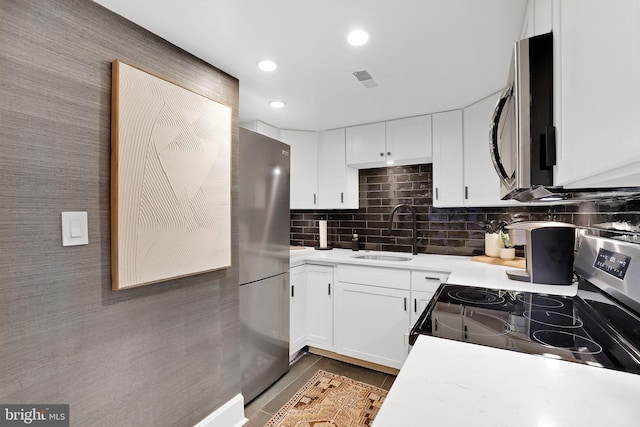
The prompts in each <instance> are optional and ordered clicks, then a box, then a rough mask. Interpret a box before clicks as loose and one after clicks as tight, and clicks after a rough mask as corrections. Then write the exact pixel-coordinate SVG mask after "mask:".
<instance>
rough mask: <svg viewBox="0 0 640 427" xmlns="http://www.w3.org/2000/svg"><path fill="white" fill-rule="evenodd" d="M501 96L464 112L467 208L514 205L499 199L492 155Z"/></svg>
mask: <svg viewBox="0 0 640 427" xmlns="http://www.w3.org/2000/svg"><path fill="white" fill-rule="evenodd" d="M498 98H499V94H494V95H491V96H489V97H487V98H484V99H482V100H480V101H478V102H476V103H475V104H471V105H470V106H468V107H467V108H465V109H464V110H463V115H464V192H463V194H464V206H497V205H500V206H505V205H511V204H512V202H507V201H504V200H501V199H500V181H499V179H498V174H497V173H496V171H495V169H494V167H493V163H492V161H491V155H490V154H489V123H490V121H491V115H492V114H493V110H494V108H495V106H496V102H497V101H498Z"/></svg>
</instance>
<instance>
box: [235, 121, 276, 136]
mask: <svg viewBox="0 0 640 427" xmlns="http://www.w3.org/2000/svg"><path fill="white" fill-rule="evenodd" d="M240 126H241V127H243V128H245V129H249V130H252V131H254V132H258V133H261V134H262V135H265V136H268V137H269V138H273V139H277V140H280V129H278V128H277V127H274V126H271V125H269V124H267V123H265V122H261V121H260V120H252V121H250V122H245V123H241V124H240Z"/></svg>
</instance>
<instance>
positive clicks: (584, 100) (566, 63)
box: [553, 0, 640, 188]
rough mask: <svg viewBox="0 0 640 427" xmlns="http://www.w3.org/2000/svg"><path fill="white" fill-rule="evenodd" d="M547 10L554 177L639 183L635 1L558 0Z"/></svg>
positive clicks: (585, 183) (570, 182)
mask: <svg viewBox="0 0 640 427" xmlns="http://www.w3.org/2000/svg"><path fill="white" fill-rule="evenodd" d="M553 17H554V62H555V75H554V85H555V101H556V103H555V109H554V115H555V123H556V127H557V132H556V133H557V135H556V136H557V143H558V153H557V154H558V166H557V173H556V177H555V184H557V185H564V186H567V187H574V188H580V187H608V186H612V187H615V186H638V185H640V120H639V119H638V118H639V117H640V35H639V32H638V23H640V6H639V5H638V0H617V1H613V2H604V1H599V0H562V1H561V2H554V13H553ZM596 52H597V53H596Z"/></svg>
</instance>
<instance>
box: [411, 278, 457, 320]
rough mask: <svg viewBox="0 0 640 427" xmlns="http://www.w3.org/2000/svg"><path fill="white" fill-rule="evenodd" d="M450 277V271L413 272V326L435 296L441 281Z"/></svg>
mask: <svg viewBox="0 0 640 427" xmlns="http://www.w3.org/2000/svg"><path fill="white" fill-rule="evenodd" d="M448 278H449V273H444V272H440V271H438V272H436V271H412V272H411V318H410V323H411V326H410V327H413V325H414V324H415V323H416V321H417V320H418V317H420V315H421V314H422V312H423V311H424V309H425V308H427V305H428V304H429V302H430V301H431V298H433V295H434V294H435V293H436V290H438V287H439V286H440V284H441V283H444V282H446V281H447V279H448Z"/></svg>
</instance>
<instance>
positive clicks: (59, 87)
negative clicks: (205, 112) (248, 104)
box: [0, 0, 240, 427]
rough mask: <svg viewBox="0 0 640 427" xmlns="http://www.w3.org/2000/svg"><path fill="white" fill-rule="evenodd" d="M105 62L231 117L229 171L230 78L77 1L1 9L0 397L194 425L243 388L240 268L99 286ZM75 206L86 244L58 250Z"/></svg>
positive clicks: (106, 210)
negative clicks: (65, 216)
mask: <svg viewBox="0 0 640 427" xmlns="http://www.w3.org/2000/svg"><path fill="white" fill-rule="evenodd" d="M116 58H117V59H121V60H123V61H125V62H128V63H130V64H132V65H135V66H138V67H140V68H142V69H144V70H146V71H148V72H151V73H154V74H156V75H158V76H161V77H163V78H166V79H168V80H170V81H173V82H175V83H177V84H179V85H181V86H183V87H186V88H188V89H190V90H193V91H194V92H197V93H199V94H202V95H204V96H207V97H209V98H212V99H214V100H217V101H220V102H223V103H226V104H228V105H230V106H232V107H233V168H232V170H233V171H234V173H235V170H237V168H236V167H235V166H236V165H237V141H238V131H237V129H238V128H237V126H238V81H237V80H236V79H234V78H232V77H230V76H228V75H226V74H224V73H222V72H220V71H219V70H217V69H215V68H213V67H212V66H210V65H208V64H205V63H203V62H202V61H200V60H198V59H196V58H194V57H192V56H190V55H188V54H186V53H185V52H183V51H181V50H180V49H178V48H176V47H175V46H173V45H171V44H169V43H167V42H166V41H164V40H162V39H160V38H158V37H156V36H153V35H152V34H150V33H149V32H147V31H145V30H143V29H141V28H139V27H138V26H136V25H134V24H132V23H130V22H128V21H126V20H124V19H123V18H121V17H119V16H117V15H115V14H113V13H111V12H109V11H107V10H106V9H104V8H102V7H101V6H99V5H97V4H95V3H93V2H91V1H89V0H30V1H25V0H3V1H2V2H0V76H1V79H2V81H1V84H0V402H2V403H68V404H70V405H71V406H70V419H71V425H72V426H94V425H96V426H136V427H138V426H151V425H153V426H192V425H193V424H195V423H197V422H198V421H200V420H201V419H202V418H203V417H205V416H206V415H208V414H209V413H210V412H212V411H213V410H215V409H216V408H218V407H219V406H220V405H221V404H222V403H224V402H226V401H227V400H229V399H230V398H232V397H233V396H234V395H236V394H237V393H239V392H240V383H239V381H240V368H239V363H238V359H239V357H238V356H239V354H238V353H239V350H238V339H237V337H238V333H239V320H238V288H237V276H238V272H237V269H236V268H235V267H234V268H231V269H228V270H223V271H219V272H215V273H208V274H201V275H197V276H193V277H188V278H183V279H179V280H174V281H170V282H166V283H160V284H155V285H150V286H146V287H142V288H137V289H129V290H124V291H121V292H118V293H116V292H112V291H111V273H110V268H111V266H110V205H109V191H110V184H109V182H110V124H111V122H110V120H111V116H110V105H111V61H113V60H114V59H116ZM235 178H236V177H235V175H234V176H233V180H232V209H235V206H236V202H237V185H236V184H237V181H236V179H235ZM73 210H80V211H87V212H88V217H89V244H88V245H87V246H74V247H62V239H61V226H60V213H61V212H62V211H73ZM232 224H233V226H232V236H233V241H234V242H236V241H237V238H236V237H237V216H236V215H235V213H234V215H233V219H232ZM237 255H238V248H237V245H236V244H234V245H233V247H232V262H233V264H234V265H236V263H237Z"/></svg>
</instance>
